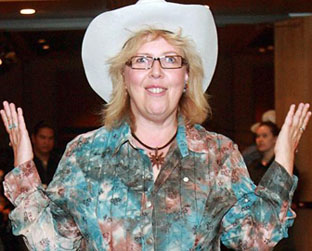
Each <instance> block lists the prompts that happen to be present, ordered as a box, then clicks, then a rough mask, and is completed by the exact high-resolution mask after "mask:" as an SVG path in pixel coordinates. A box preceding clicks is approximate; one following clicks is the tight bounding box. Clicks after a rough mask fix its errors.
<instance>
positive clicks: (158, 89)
mask: <svg viewBox="0 0 312 251" xmlns="http://www.w3.org/2000/svg"><path fill="white" fill-rule="evenodd" d="M148 90H149V91H150V92H152V93H161V92H162V91H164V89H163V88H149V89H148Z"/></svg>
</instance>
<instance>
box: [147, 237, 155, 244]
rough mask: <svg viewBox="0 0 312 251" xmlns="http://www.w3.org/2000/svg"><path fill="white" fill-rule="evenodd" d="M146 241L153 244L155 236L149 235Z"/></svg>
mask: <svg viewBox="0 0 312 251" xmlns="http://www.w3.org/2000/svg"><path fill="white" fill-rule="evenodd" d="M146 243H147V244H148V245H152V244H153V237H149V238H148V239H147V240H146Z"/></svg>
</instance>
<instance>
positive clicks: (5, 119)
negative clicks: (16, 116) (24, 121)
mask: <svg viewBox="0 0 312 251" xmlns="http://www.w3.org/2000/svg"><path fill="white" fill-rule="evenodd" d="M0 114H1V118H2V121H3V124H4V127H5V130H6V131H7V133H9V131H8V126H9V125H8V118H7V116H6V113H5V111H4V110H1V111H0Z"/></svg>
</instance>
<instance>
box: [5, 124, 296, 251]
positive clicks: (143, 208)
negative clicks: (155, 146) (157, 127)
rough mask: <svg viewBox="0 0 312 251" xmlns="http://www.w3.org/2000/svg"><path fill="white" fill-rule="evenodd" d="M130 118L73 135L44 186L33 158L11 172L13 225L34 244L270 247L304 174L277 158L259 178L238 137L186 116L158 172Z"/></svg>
mask: <svg viewBox="0 0 312 251" xmlns="http://www.w3.org/2000/svg"><path fill="white" fill-rule="evenodd" d="M129 140H131V133H130V128H129V126H128V124H126V123H124V124H123V125H122V126H121V127H119V128H116V129H114V130H111V131H108V130H106V129H105V128H104V127H102V128H100V129H97V130H95V131H92V132H89V133H86V134H83V135H80V136H78V137H77V138H76V139H74V140H73V141H72V142H71V143H69V144H68V146H67V149H66V151H65V153H64V156H63V158H62V160H61V162H60V163H59V167H58V169H57V171H56V174H55V176H54V178H53V181H52V182H51V183H50V185H49V186H48V188H47V189H46V190H45V189H44V188H43V187H42V185H41V182H40V178H39V176H38V173H37V170H36V168H35V166H34V163H33V162H32V161H29V162H27V163H24V164H22V165H20V166H18V167H16V168H14V169H13V170H12V171H11V172H10V173H9V174H8V175H7V176H6V178H5V182H4V187H5V193H6V196H7V197H8V198H9V199H10V200H11V202H12V203H13V204H14V205H15V206H16V208H15V209H14V210H13V211H12V212H11V214H10V219H11V221H12V225H13V232H14V234H16V235H23V236H24V237H25V240H26V243H27V245H28V246H29V248H30V249H31V250H45V251H50V250H111V251H112V250H117V251H120V250H121V251H122V250H129V251H130V250H131V251H132V250H133V251H134V250H144V251H148V250H159V251H166V250H168V251H175V250H178V251H180V250H181V251H184V250H220V240H221V241H222V242H223V243H224V244H225V245H226V246H228V247H231V248H234V249H238V250H247V249H248V250H269V249H270V248H272V247H273V246H274V245H275V244H276V243H277V242H278V241H279V240H280V239H281V238H283V237H287V228H288V227H289V226H291V225H292V223H293V219H294V218H295V213H294V212H293V211H291V209H290V203H291V199H292V195H293V192H294V190H295V187H296V183H297V178H296V177H295V176H293V177H290V175H289V174H288V173H287V172H286V171H285V169H284V168H283V167H281V166H280V165H279V164H278V163H276V162H273V164H272V165H271V167H270V168H269V170H268V171H267V173H266V174H265V176H264V177H263V179H262V180H261V182H260V184H259V186H258V187H256V186H255V185H254V184H253V183H252V181H251V180H250V178H249V175H248V172H247V169H246V166H245V164H244V162H243V159H242V157H241V154H240V153H239V151H238V149H237V146H236V145H235V144H233V142H232V141H231V140H229V139H228V138H226V137H225V136H222V135H220V134H216V133H213V132H208V131H206V130H205V129H204V128H202V127H201V126H199V125H196V126H194V127H187V126H185V125H184V123H183V121H180V123H179V127H178V134H177V137H176V140H175V141H174V143H173V145H172V146H171V148H170V150H169V152H168V154H167V155H166V158H165V163H164V164H163V166H162V168H161V171H160V173H159V175H158V177H157V179H156V181H155V182H154V179H153V170H152V167H151V163H150V160H149V158H148V156H147V155H146V153H145V152H144V150H142V149H135V148H133V146H132V145H131V144H130V143H129Z"/></svg>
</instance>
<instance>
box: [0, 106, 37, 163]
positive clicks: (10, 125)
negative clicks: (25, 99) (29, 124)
mask: <svg viewBox="0 0 312 251" xmlns="http://www.w3.org/2000/svg"><path fill="white" fill-rule="evenodd" d="M0 113H1V118H2V121H3V124H4V126H5V129H6V131H7V133H8V134H9V138H10V145H11V146H12V148H13V152H14V166H18V165H20V164H22V163H24V162H27V161H29V160H32V159H33V157H34V154H33V151H32V146H31V141H30V138H29V134H28V131H27V129H26V125H25V121H24V116H23V111H22V109H21V108H17V109H16V107H15V104H13V103H10V104H9V103H8V102H7V101H4V102H3V110H0Z"/></svg>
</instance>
